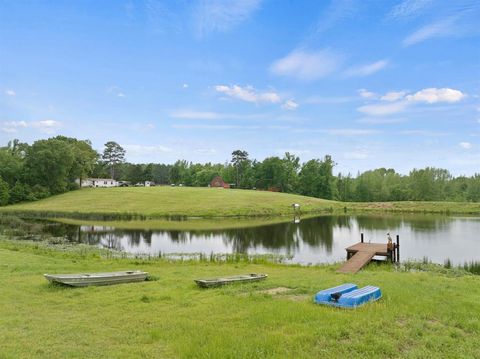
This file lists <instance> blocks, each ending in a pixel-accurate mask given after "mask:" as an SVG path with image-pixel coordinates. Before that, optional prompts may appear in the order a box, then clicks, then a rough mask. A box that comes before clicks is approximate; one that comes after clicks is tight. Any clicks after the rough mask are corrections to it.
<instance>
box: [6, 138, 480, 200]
mask: <svg viewBox="0 0 480 359" xmlns="http://www.w3.org/2000/svg"><path fill="white" fill-rule="evenodd" d="M335 165H336V163H335V162H334V161H333V159H332V158H331V156H329V155H325V156H324V157H323V158H321V159H312V160H309V161H307V162H303V163H301V162H300V158H299V157H298V156H295V155H294V154H291V153H288V152H287V153H285V155H284V156H283V157H278V156H272V157H267V158H265V159H264V160H263V161H258V160H255V159H251V158H249V154H248V152H247V151H244V150H236V151H233V152H232V155H231V160H230V161H226V162H225V163H204V164H202V163H192V162H188V161H185V160H178V161H176V162H175V163H174V164H161V163H148V164H135V163H128V162H126V161H125V150H124V149H123V148H122V147H121V146H120V145H119V144H118V143H116V142H114V141H110V142H107V143H106V144H105V149H104V151H103V153H102V154H99V153H97V152H96V151H95V150H94V149H93V148H92V145H91V143H90V141H88V140H77V139H75V138H69V137H64V136H57V137H53V138H49V139H46V140H38V141H35V142H34V143H33V144H32V145H29V144H26V143H20V142H19V141H18V140H13V141H10V142H9V143H8V145H7V146H6V147H1V148H0V205H6V204H12V203H17V202H22V201H34V200H38V199H41V198H45V197H48V196H50V195H54V194H58V193H62V192H66V191H69V190H74V189H78V187H79V186H78V179H80V180H81V179H82V178H86V177H95V178H114V179H116V180H121V181H128V182H130V183H131V184H136V183H142V182H144V181H152V182H155V183H156V184H158V185H171V184H175V185H179V184H182V185H185V186H198V187H205V186H208V185H209V184H210V182H211V181H212V179H213V178H214V177H216V176H221V177H222V178H223V180H224V181H225V182H227V183H230V184H231V186H232V187H234V188H239V189H257V190H270V191H278V192H287V193H295V194H302V195H306V196H312V197H318V198H324V199H332V200H341V201H347V202H348V201H358V202H377V201H407V200H410V201H471V202H479V201H480V174H475V175H474V176H470V177H467V176H458V177H454V176H452V175H451V174H450V172H449V171H448V170H446V169H440V168H433V167H427V168H424V169H413V170H412V171H410V173H409V174H408V175H402V174H399V173H397V172H395V170H394V169H391V168H390V169H386V168H378V169H374V170H370V171H366V172H363V173H358V174H357V175H356V176H353V175H351V174H342V173H340V174H338V175H334V174H333V170H334V167H335Z"/></svg>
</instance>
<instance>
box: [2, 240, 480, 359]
mask: <svg viewBox="0 0 480 359" xmlns="http://www.w3.org/2000/svg"><path fill="white" fill-rule="evenodd" d="M99 253H100V252H98V251H97V250H93V249H85V248H83V247H76V249H72V250H71V251H68V252H60V251H58V250H55V249H50V248H47V247H44V246H42V245H38V244H36V245H35V244H31V243H21V242H15V241H7V240H0V288H1V295H0V321H1V325H0V358H2V359H4V358H15V359H17V358H32V357H35V358H386V357H388V358H396V357H398V358H400V357H401V358H441V357H442V358H450V357H452V358H453V357H455V358H474V357H477V358H478V357H480V347H479V346H478V338H479V334H480V319H479V317H478V313H479V312H480V302H479V301H478V298H479V297H480V277H478V276H469V275H460V276H454V275H453V274H451V275H449V274H441V273H436V272H417V273H408V272H396V271H394V270H393V269H392V267H390V266H376V265H374V266H370V267H369V268H367V269H366V270H364V271H362V272H360V273H359V274H357V275H343V274H336V273H335V271H334V270H335V266H326V267H299V266H287V265H278V264H249V263H242V262H240V263H205V262H183V263H182V262H169V261H166V260H152V261H139V260H131V259H105V258H102V257H100V256H99ZM126 269H142V270H146V271H148V272H149V273H151V274H152V275H154V276H156V277H158V280H157V281H149V282H143V283H134V284H123V285H118V286H109V287H91V288H76V289H74V288H65V287H58V286H52V285H50V284H48V283H47V281H46V280H45V279H44V278H43V274H44V273H59V272H70V273H71V272H74V273H75V272H88V271H114V270H126ZM252 272H261V273H263V272H264V273H268V274H269V278H268V279H267V280H266V281H263V282H258V283H256V284H254V283H252V284H244V285H238V286H230V287H225V288H219V289H209V290H202V289H199V288H197V287H196V286H195V285H194V283H193V279H194V278H197V277H212V276H217V275H228V274H237V273H252ZM447 273H449V272H447ZM452 273H454V272H452ZM346 282H353V283H356V284H358V285H367V284H372V285H377V286H379V287H381V289H382V291H383V298H382V299H381V300H380V301H378V302H376V303H373V304H368V305H366V306H365V307H362V308H359V309H357V310H342V309H335V308H330V307H322V306H317V305H315V304H313V303H312V297H313V295H314V293H316V292H317V291H318V290H320V289H322V288H327V287H331V286H334V285H338V284H341V283H346ZM279 287H282V288H288V290H286V291H284V292H279V293H277V294H274V292H273V291H272V292H268V290H272V289H274V288H279Z"/></svg>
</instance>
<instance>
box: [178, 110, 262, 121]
mask: <svg viewBox="0 0 480 359" xmlns="http://www.w3.org/2000/svg"><path fill="white" fill-rule="evenodd" d="M170 117H173V118H179V119H184V120H257V119H263V118H266V117H268V116H267V115H265V114H251V115H240V114H234V113H221V112H211V111H195V110H176V111H173V112H171V113H170Z"/></svg>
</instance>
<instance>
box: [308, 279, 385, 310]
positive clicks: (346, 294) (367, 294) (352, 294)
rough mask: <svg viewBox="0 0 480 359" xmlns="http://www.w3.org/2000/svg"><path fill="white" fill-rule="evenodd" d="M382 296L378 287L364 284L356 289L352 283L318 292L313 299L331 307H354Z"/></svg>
mask: <svg viewBox="0 0 480 359" xmlns="http://www.w3.org/2000/svg"><path fill="white" fill-rule="evenodd" d="M381 297H382V291H381V290H380V288H378V287H374V286H371V285H369V286H366V287H363V288H360V289H358V286H357V285H355V284H352V283H347V284H343V285H339V286H337V287H333V288H328V289H325V290H322V291H320V292H318V293H317V294H316V295H315V298H314V301H315V303H317V304H325V305H330V306H333V307H341V308H356V307H359V306H361V305H363V304H365V303H368V302H374V301H376V300H378V299H380V298H381Z"/></svg>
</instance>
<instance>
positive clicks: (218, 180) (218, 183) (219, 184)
mask: <svg viewBox="0 0 480 359" xmlns="http://www.w3.org/2000/svg"><path fill="white" fill-rule="evenodd" d="M210 187H216V188H230V185H229V184H228V183H225V181H224V180H223V178H222V177H220V176H215V178H214V179H213V180H212V182H210Z"/></svg>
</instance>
